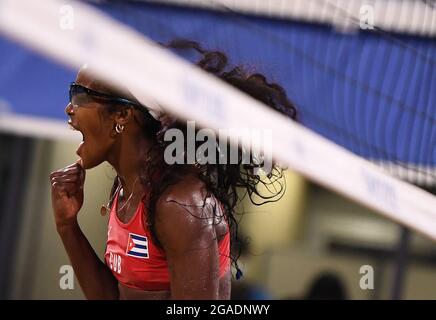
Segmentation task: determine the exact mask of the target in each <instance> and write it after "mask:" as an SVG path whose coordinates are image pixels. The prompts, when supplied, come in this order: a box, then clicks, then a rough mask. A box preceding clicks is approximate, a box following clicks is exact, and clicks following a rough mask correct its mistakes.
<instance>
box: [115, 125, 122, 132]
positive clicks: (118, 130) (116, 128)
mask: <svg viewBox="0 0 436 320" xmlns="http://www.w3.org/2000/svg"><path fill="white" fill-rule="evenodd" d="M123 130H124V126H123V125H122V124H119V123H117V124H116V125H115V131H116V132H117V133H121V132H123Z"/></svg>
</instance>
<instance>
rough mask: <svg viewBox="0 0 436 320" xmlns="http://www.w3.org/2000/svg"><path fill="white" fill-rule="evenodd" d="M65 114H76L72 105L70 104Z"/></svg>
mask: <svg viewBox="0 0 436 320" xmlns="http://www.w3.org/2000/svg"><path fill="white" fill-rule="evenodd" d="M65 113H66V114H67V116H70V115H72V114H73V113H74V108H73V105H72V104H71V103H69V104H68V105H67V106H66V108H65Z"/></svg>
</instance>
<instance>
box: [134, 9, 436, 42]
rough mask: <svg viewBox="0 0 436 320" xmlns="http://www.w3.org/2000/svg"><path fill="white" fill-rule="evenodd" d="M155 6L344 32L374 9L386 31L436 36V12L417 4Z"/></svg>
mask: <svg viewBox="0 0 436 320" xmlns="http://www.w3.org/2000/svg"><path fill="white" fill-rule="evenodd" d="M137 1H141V0H137ZM142 2H150V1H146V0H143V1H142ZM152 2H158V3H163V4H177V5H183V6H190V7H197V8H205V9H213V10H218V11H223V10H225V9H224V8H223V5H225V6H226V7H228V8H229V9H231V10H232V11H235V12H239V13H245V14H253V15H258V16H266V17H276V18H281V19H295V20H302V21H307V22H313V23H327V24H332V25H334V26H337V27H339V29H342V30H348V29H351V30H352V29H353V28H354V29H356V28H359V24H360V17H361V16H362V17H368V14H369V11H368V9H369V10H371V8H372V12H373V18H374V25H375V26H377V27H379V28H381V29H383V30H386V31H395V32H400V33H406V34H414V35H419V36H430V37H432V36H435V35H436V9H435V8H432V7H431V6H429V5H426V4H425V3H423V2H422V1H418V0H406V1H404V0H403V1H389V0H155V1H152ZM347 16H348V17H353V19H352V20H354V21H352V20H351V19H346V18H345V17H347ZM356 22H357V23H356Z"/></svg>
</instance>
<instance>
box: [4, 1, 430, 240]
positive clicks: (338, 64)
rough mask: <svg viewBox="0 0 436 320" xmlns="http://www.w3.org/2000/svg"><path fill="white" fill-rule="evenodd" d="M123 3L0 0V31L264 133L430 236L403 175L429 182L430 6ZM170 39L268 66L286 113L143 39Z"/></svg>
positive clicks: (211, 121)
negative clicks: (287, 105)
mask: <svg viewBox="0 0 436 320" xmlns="http://www.w3.org/2000/svg"><path fill="white" fill-rule="evenodd" d="M125 3H126V2H123V1H105V2H98V4H95V3H85V2H75V1H71V2H68V1H57V0H46V1H44V2H35V1H25V0H3V1H1V2H0V30H1V31H2V32H3V34H4V35H6V36H7V37H9V38H10V39H13V40H14V41H17V42H20V43H22V44H25V45H26V46H28V47H29V48H31V49H32V50H35V51H37V52H39V53H41V54H43V55H46V56H48V57H50V58H51V59H55V60H56V61H58V62H61V63H63V64H65V65H67V66H69V67H71V68H73V69H78V68H79V67H80V66H81V65H82V64H84V63H87V64H89V65H90V66H92V68H93V70H94V72H96V73H97V74H98V76H99V77H101V78H103V79H105V80H107V81H110V82H111V83H113V84H114V85H118V86H121V87H128V88H129V89H131V91H132V92H136V93H141V94H140V95H143V96H144V99H154V100H156V101H157V102H158V103H159V105H162V106H165V110H166V111H167V112H170V113H172V114H174V115H176V116H178V117H180V118H182V119H186V120H194V121H195V122H196V124H197V125H198V126H201V127H204V128H212V129H214V130H216V131H219V130H221V131H222V132H225V134H226V135H227V136H228V138H229V139H230V140H231V141H233V142H234V143H237V142H238V138H239V137H237V136H233V135H232V129H234V128H250V129H256V130H263V131H269V132H272V137H273V139H272V140H273V145H272V153H273V156H274V158H275V159H276V160H278V161H279V162H281V163H284V164H286V165H287V166H288V167H289V168H291V169H293V170H295V171H297V172H299V173H301V174H302V175H304V176H305V177H307V178H308V179H310V180H312V181H315V182H317V183H319V184H321V185H323V186H325V187H327V188H329V189H332V190H334V191H336V192H338V193H340V194H342V195H344V196H346V197H348V198H350V199H352V200H354V201H356V202H359V203H361V204H362V205H365V206H367V207H369V208H371V209H373V210H375V211H377V212H379V213H381V214H383V215H384V216H386V217H387V218H389V219H391V220H394V221H396V222H398V223H401V224H404V225H406V226H408V227H410V228H412V229H414V230H416V231H418V232H420V233H422V234H424V235H426V236H428V237H430V238H431V239H433V240H436V212H435V208H436V198H435V196H433V195H432V194H430V193H428V192H426V191H424V190H423V189H422V188H420V187H418V186H416V185H414V184H419V185H420V186H426V187H431V186H433V185H434V184H435V181H436V179H435V176H436V175H435V170H434V168H435V164H436V158H435V156H436V154H435V149H434V146H435V145H436V133H435V126H434V123H435V114H436V113H435V102H436V90H432V88H434V86H435V82H434V80H435V79H434V77H435V74H436V65H435V60H434V59H435V58H434V56H435V55H434V53H435V52H436V44H435V41H434V34H435V27H434V24H433V21H435V19H434V18H435V17H436V11H435V9H434V6H433V4H432V2H430V1H415V2H413V3H412V2H411V1H410V2H409V1H402V2H399V1H366V2H365V3H364V2H361V1H357V0H356V1H328V0H326V1H321V0H319V1H272V0H271V1H159V2H156V1H153V2H151V1H137V2H129V3H130V4H131V5H129V6H126V5H125ZM162 3H164V5H163V4H162ZM170 4H171V5H170ZM174 5H177V6H174ZM199 8H201V10H200V9H199ZM411 8H412V9H413V10H412V9H411ZM69 13H72V15H69ZM72 17H73V18H72ZM71 19H72V20H71ZM174 38H189V39H191V40H195V41H199V42H201V43H202V44H203V45H204V47H207V48H214V49H219V50H222V51H223V52H226V53H228V54H229V56H230V58H231V62H232V63H234V64H235V65H238V64H245V65H247V66H248V68H255V69H256V71H258V72H260V73H263V74H266V75H267V76H268V75H270V76H271V77H272V79H273V80H274V82H277V83H279V84H281V85H283V87H284V88H285V89H286V91H287V94H288V97H289V98H290V99H291V100H292V101H293V102H294V103H295V105H296V107H297V109H298V112H299V118H300V119H299V120H300V121H299V122H298V123H297V122H294V121H292V120H290V119H289V118H287V117H285V116H283V115H281V114H279V113H278V112H275V111H273V110H271V108H269V107H267V106H265V105H263V104H261V103H260V102H258V101H256V100H254V99H252V98H250V97H249V96H247V95H245V94H244V93H242V92H240V91H238V90H236V89H235V88H233V87H231V86H229V85H227V84H226V83H224V82H222V81H220V80H219V79H217V78H215V77H213V76H212V75H210V74H207V73H206V72H204V71H202V70H201V69H199V68H198V67H196V66H195V65H194V64H192V62H193V60H195V57H181V56H177V55H175V54H174V53H172V52H170V51H168V50H166V49H163V48H162V47H161V46H159V45H157V43H156V41H159V42H167V41H169V40H171V39H174ZM236 106H237V107H236ZM243 143H244V144H247V143H248V142H247V141H243Z"/></svg>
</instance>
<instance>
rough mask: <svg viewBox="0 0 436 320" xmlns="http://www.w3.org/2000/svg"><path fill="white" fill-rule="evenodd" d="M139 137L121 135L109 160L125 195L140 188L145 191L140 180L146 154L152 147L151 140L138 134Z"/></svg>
mask: <svg viewBox="0 0 436 320" xmlns="http://www.w3.org/2000/svg"><path fill="white" fill-rule="evenodd" d="M138 136H139V137H138V138H137V139H134V138H131V137H132V136H130V137H128V136H127V135H126V136H124V137H121V139H120V141H119V143H118V145H116V146H115V148H114V150H113V152H112V153H111V155H110V156H109V159H108V162H109V163H110V164H111V165H112V166H113V167H114V169H115V171H116V172H117V174H118V177H119V178H120V181H121V184H122V186H123V194H124V196H125V197H128V196H130V194H131V193H132V192H134V193H136V192H138V190H141V193H142V192H143V188H142V185H141V182H140V181H138V179H140V178H139V174H140V170H141V166H142V165H143V163H142V162H143V161H144V160H143V159H144V154H145V153H146V152H147V151H148V149H149V147H150V142H149V141H148V140H147V139H146V138H144V137H141V135H138Z"/></svg>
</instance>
